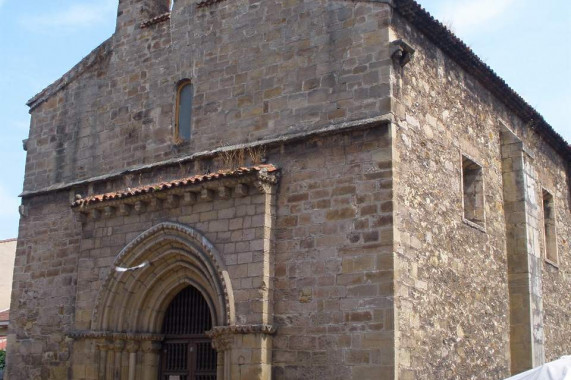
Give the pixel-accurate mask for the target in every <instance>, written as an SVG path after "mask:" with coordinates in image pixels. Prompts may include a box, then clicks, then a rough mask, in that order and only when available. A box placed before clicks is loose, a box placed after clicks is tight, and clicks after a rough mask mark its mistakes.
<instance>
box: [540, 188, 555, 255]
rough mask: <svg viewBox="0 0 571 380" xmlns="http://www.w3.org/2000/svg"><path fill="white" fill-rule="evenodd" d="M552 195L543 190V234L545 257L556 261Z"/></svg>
mask: <svg viewBox="0 0 571 380" xmlns="http://www.w3.org/2000/svg"><path fill="white" fill-rule="evenodd" d="M554 206H555V205H554V202H553V195H551V194H550V193H549V192H547V191H545V190H543V233H544V236H545V258H546V259H547V260H548V261H550V262H552V263H553V264H557V263H558V257H557V236H556V234H555V207H554Z"/></svg>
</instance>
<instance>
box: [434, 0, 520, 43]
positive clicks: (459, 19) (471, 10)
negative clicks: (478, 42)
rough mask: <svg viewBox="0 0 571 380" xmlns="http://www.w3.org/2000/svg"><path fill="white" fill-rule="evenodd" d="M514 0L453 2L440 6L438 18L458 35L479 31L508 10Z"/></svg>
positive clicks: (463, 0) (462, 0)
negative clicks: (449, 25)
mask: <svg viewBox="0 0 571 380" xmlns="http://www.w3.org/2000/svg"><path fill="white" fill-rule="evenodd" d="M513 3H515V0H454V1H447V2H445V3H444V4H442V5H441V6H440V9H439V12H438V13H439V18H440V19H441V20H444V23H445V24H451V26H452V29H453V31H454V32H455V33H456V34H458V35H466V34H469V33H471V32H475V31H478V30H481V28H482V27H484V26H486V24H488V25H489V23H490V22H492V21H497V19H498V18H499V17H500V16H501V15H502V14H503V13H504V12H505V11H507V10H508V8H509V7H510V5H512V4H513Z"/></svg>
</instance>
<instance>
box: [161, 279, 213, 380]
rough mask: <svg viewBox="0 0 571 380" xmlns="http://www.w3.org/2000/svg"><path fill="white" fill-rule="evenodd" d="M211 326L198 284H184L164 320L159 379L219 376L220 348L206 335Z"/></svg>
mask: <svg viewBox="0 0 571 380" xmlns="http://www.w3.org/2000/svg"><path fill="white" fill-rule="evenodd" d="M210 329H212V315H211V311H210V308H209V307H208V303H207V302H206V300H205V299H204V297H203V296H202V294H201V293H200V291H199V290H198V289H196V288H195V287H193V286H188V287H186V288H184V289H183V290H182V291H180V292H179V293H178V294H177V295H176V296H175V298H174V299H173V300H172V301H171V303H170V305H169V307H168V308H167V310H166V313H165V317H164V320H163V327H162V333H163V334H164V335H165V339H164V342H163V346H162V352H161V359H160V375H159V379H161V380H216V364H217V357H216V351H215V350H214V349H213V348H212V342H211V339H210V338H208V337H207V336H206V335H205V332H206V331H208V330H210Z"/></svg>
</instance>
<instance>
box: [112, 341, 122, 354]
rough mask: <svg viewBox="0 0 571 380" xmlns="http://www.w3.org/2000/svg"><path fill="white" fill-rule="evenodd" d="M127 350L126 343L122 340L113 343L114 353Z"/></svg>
mask: <svg viewBox="0 0 571 380" xmlns="http://www.w3.org/2000/svg"><path fill="white" fill-rule="evenodd" d="M124 348H125V341H124V340H122V339H117V340H115V341H114V342H113V347H112V349H113V351H115V352H122V351H123V349H124Z"/></svg>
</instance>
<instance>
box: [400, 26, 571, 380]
mask: <svg viewBox="0 0 571 380" xmlns="http://www.w3.org/2000/svg"><path fill="white" fill-rule="evenodd" d="M393 25H394V34H395V35H394V36H393V38H401V37H402V38H405V39H407V40H408V41H409V42H410V43H411V45H412V46H413V47H414V48H415V49H416V53H415V55H414V58H413V60H412V61H411V62H410V63H409V64H408V65H407V66H405V67H404V69H400V68H395V74H394V81H393V84H394V94H393V95H394V97H395V100H396V101H395V108H394V113H395V117H396V123H397V134H396V138H395V145H396V146H397V147H398V153H397V154H396V155H395V185H394V186H395V194H396V199H397V200H396V206H395V207H396V208H395V229H396V230H397V231H398V233H397V235H396V236H395V246H396V257H395V260H396V262H395V270H396V274H395V277H396V293H395V297H396V300H395V309H396V310H397V317H396V321H395V323H396V332H395V334H396V351H397V353H396V360H397V364H396V366H397V371H396V372H397V376H398V378H399V379H435V378H438V379H473V378H480V377H481V376H482V374H485V377H486V378H490V379H500V378H504V377H507V376H508V375H509V374H510V352H509V340H510V330H509V328H510V321H509V307H510V306H509V294H508V276H507V275H508V267H507V257H506V252H505V244H506V229H505V212H506V210H505V209H504V202H503V188H502V187H503V185H502V161H501V158H502V156H501V145H500V144H501V141H500V133H501V131H502V128H503V127H504V126H507V127H508V128H509V129H511V130H512V131H514V132H515V133H516V135H517V136H518V137H519V138H520V139H521V140H522V141H523V143H524V146H525V147H526V149H527V150H529V151H531V154H532V155H534V157H535V159H534V160H533V166H534V170H535V172H536V174H535V175H536V176H537V182H535V183H536V185H535V186H534V188H532V189H530V191H532V193H533V194H530V195H529V196H531V197H532V198H534V199H541V189H540V188H539V186H540V185H541V186H544V187H546V188H549V189H551V190H550V191H552V192H553V196H554V198H556V205H557V206H556V208H557V211H556V213H557V228H558V243H559V257H560V264H559V265H560V267H559V269H556V268H554V267H553V266H551V265H550V264H547V263H544V262H543V260H541V262H543V267H542V272H543V278H542V284H543V285H542V288H543V309H544V313H545V316H544V323H545V349H546V360H552V359H554V358H556V357H557V356H558V355H561V354H562V353H563V352H564V351H566V350H567V351H569V341H570V339H569V337H570V336H569V331H571V330H570V329H569V320H570V318H569V316H570V315H569V310H568V308H567V310H564V309H565V308H566V306H565V305H569V299H568V296H567V294H569V290H570V289H571V282H570V281H569V279H566V278H565V276H564V273H565V271H566V270H568V269H566V268H569V265H570V264H571V257H570V253H569V236H570V235H569V228H570V224H571V223H570V221H571V218H570V215H569V193H568V191H569V183H568V178H567V177H566V176H565V168H566V165H568V163H565V162H564V161H563V160H562V159H561V158H560V157H559V156H558V155H556V154H555V153H554V152H553V151H552V149H551V148H550V147H549V146H547V145H546V144H545V143H544V142H543V141H542V140H541V139H540V138H539V136H538V135H537V134H536V133H535V132H533V131H532V130H531V128H530V127H529V126H528V125H524V124H523V123H522V122H521V121H520V120H519V119H517V118H516V117H515V116H513V114H511V113H510V112H509V111H508V110H507V109H506V108H505V107H504V106H503V104H502V103H500V102H499V101H498V100H497V99H495V98H493V97H492V96H491V95H490V94H489V92H488V91H486V90H485V89H484V88H483V87H482V86H481V85H480V84H479V83H478V82H476V81H475V80H474V79H473V78H471V77H470V76H468V75H466V74H465V73H464V72H463V70H462V69H461V68H459V67H458V66H457V65H456V64H455V63H454V62H452V61H451V60H450V59H449V58H447V57H446V56H444V55H443V53H442V52H441V51H440V50H439V49H438V48H436V46H435V45H434V44H433V43H431V42H430V41H428V40H427V39H426V38H425V37H423V36H422V35H420V33H418V31H416V30H415V29H414V28H412V27H411V26H410V25H407V24H406V22H404V21H403V20H402V19H401V18H400V17H399V16H397V15H395V16H394V21H393ZM462 155H466V156H467V157H468V158H470V159H471V160H473V161H475V162H476V163H478V164H479V165H481V166H482V170H483V176H484V202H485V210H484V211H485V218H486V220H485V225H484V226H483V228H481V227H478V226H477V225H474V224H472V223H469V222H466V221H464V220H463V203H462V187H461V186H462V182H461V175H462ZM539 207H541V206H539ZM538 211H539V213H540V214H541V210H533V212H534V213H536V212H538ZM540 224H541V223H540ZM540 227H541V229H542V226H540ZM534 286H536V288H535V289H536V290H537V284H535V285H534ZM540 288H541V286H540ZM539 291H540V292H541V289H539Z"/></svg>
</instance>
